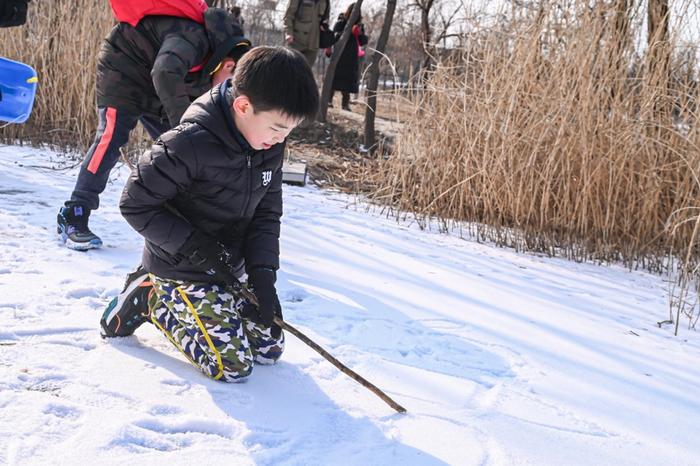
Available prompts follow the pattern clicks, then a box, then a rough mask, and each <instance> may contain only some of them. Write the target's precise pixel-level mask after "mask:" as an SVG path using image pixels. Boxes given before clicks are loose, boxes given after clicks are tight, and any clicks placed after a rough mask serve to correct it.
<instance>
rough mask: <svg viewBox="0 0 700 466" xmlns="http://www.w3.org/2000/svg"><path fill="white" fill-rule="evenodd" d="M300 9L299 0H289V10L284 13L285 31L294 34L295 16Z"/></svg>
mask: <svg viewBox="0 0 700 466" xmlns="http://www.w3.org/2000/svg"><path fill="white" fill-rule="evenodd" d="M298 9H299V0H289V5H287V11H285V13H284V33H285V34H294V17H295V16H296V14H297V10H298Z"/></svg>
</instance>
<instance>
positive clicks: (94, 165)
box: [66, 107, 170, 210]
mask: <svg viewBox="0 0 700 466" xmlns="http://www.w3.org/2000/svg"><path fill="white" fill-rule="evenodd" d="M97 111H98V116H99V125H98V126H97V134H96V135H95V141H94V142H93V143H92V145H91V146H90V149H88V152H87V155H86V156H85V160H84V161H83V164H82V165H81V167H80V173H79V174H78V180H77V181H76V183H75V188H74V189H73V194H71V197H70V200H69V201H67V202H66V205H67V206H68V205H76V204H77V205H81V206H83V207H85V208H87V209H90V210H95V209H97V208H98V207H99V206H100V194H102V191H104V190H105V186H107V180H108V179H109V172H110V171H112V168H114V165H115V164H116V163H117V160H119V156H120V153H119V148H120V147H122V146H123V145H125V144H126V143H127V142H128V140H129V133H131V130H132V129H134V128H135V127H136V123H138V122H139V121H140V122H141V124H142V125H143V127H144V128H145V129H146V131H148V134H149V135H150V136H151V137H152V138H153V139H154V140H155V139H156V138H158V136H160V135H161V134H163V133H164V132H166V131H167V130H169V129H170V124H169V123H168V122H167V120H160V119H158V118H155V117H152V116H148V115H134V114H132V113H128V112H125V111H123V110H118V109H116V108H113V107H99V108H98V109H97Z"/></svg>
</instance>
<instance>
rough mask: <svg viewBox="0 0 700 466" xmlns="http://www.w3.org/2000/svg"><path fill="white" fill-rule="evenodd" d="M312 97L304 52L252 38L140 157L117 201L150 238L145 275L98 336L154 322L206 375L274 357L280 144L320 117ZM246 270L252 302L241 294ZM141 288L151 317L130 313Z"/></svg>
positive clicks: (132, 281)
mask: <svg viewBox="0 0 700 466" xmlns="http://www.w3.org/2000/svg"><path fill="white" fill-rule="evenodd" d="M280 76H284V77H285V79H284V80H280V79H279V77H280ZM318 99H319V97H318V89H317V87H316V82H315V80H314V77H313V74H312V72H311V68H310V67H309V65H308V63H307V62H306V59H305V58H304V56H303V55H302V54H301V53H299V52H297V51H295V50H291V49H289V48H284V47H257V48H254V49H253V50H251V51H250V52H248V53H247V54H246V55H245V56H244V57H243V58H242V59H241V60H240V62H239V63H238V65H237V67H236V70H235V73H234V76H233V78H232V80H227V81H225V82H224V83H222V84H220V85H218V86H216V87H214V88H213V89H212V90H210V91H209V92H207V93H206V94H204V95H203V96H201V97H200V98H199V99H197V100H196V101H195V102H194V103H193V104H192V105H191V106H190V107H189V109H188V110H187V111H186V112H185V115H184V116H183V117H182V120H181V124H180V125H179V126H177V127H175V128H174V129H172V130H170V131H168V132H166V133H164V134H162V135H161V136H160V138H159V139H158V140H157V141H156V143H155V144H154V145H153V146H152V148H151V150H150V151H147V152H145V153H144V154H143V155H142V156H141V158H140V159H139V162H138V166H137V168H136V170H135V171H134V172H133V173H132V175H131V177H130V178H129V180H128V181H127V184H126V186H125V188H124V192H123V194H122V197H121V202H120V208H121V212H122V215H123V216H124V218H125V219H126V221H127V222H128V223H129V224H130V225H131V226H132V227H133V228H134V229H135V230H136V231H137V232H138V233H140V234H141V235H142V236H143V237H144V238H145V248H144V252H143V257H142V264H143V272H144V273H141V274H140V275H139V274H134V275H133V276H130V278H129V281H128V282H127V286H126V287H125V293H122V294H121V295H120V296H119V297H117V298H115V299H113V300H112V302H111V303H110V304H109V305H108V307H107V309H106V310H105V312H104V314H103V316H102V319H101V322H100V324H101V328H102V331H101V332H102V336H103V337H115V336H126V335H130V334H131V333H133V332H134V330H136V328H138V327H139V326H140V325H141V324H142V323H144V322H146V320H148V319H150V321H151V322H152V323H153V324H154V325H155V326H156V327H157V328H158V329H159V330H160V331H161V332H163V333H164V334H165V335H166V336H167V338H168V339H169V340H170V341H171V342H172V343H173V344H174V345H175V346H176V347H177V348H178V349H180V350H181V351H182V352H183V354H184V355H185V356H186V357H187V358H188V359H189V360H190V361H191V362H192V363H193V364H194V365H195V366H197V367H198V368H200V369H201V370H202V372H204V374H206V375H207V376H209V377H212V378H214V379H217V380H223V381H228V382H230V381H236V380H240V379H242V378H244V377H246V376H247V375H249V374H250V371H251V370H252V368H253V362H258V363H263V364H268V363H273V362H275V361H276V360H277V359H278V358H279V357H280V356H281V354H282V351H283V348H284V336H283V334H282V330H281V328H280V327H279V326H277V325H276V324H274V318H275V316H279V317H281V316H282V309H281V306H280V302H279V299H278V297H277V292H276V289H275V281H276V271H277V269H278V268H279V233H280V217H281V215H282V159H283V154H284V147H285V143H284V141H285V138H286V137H287V136H288V135H289V133H290V132H291V131H292V130H293V129H294V128H295V127H296V126H297V125H298V124H299V123H300V122H301V121H302V120H303V119H304V118H308V117H312V116H313V115H315V113H316V111H317V108H318ZM244 273H247V276H248V285H249V286H250V288H251V290H252V291H253V292H254V294H255V296H256V298H257V301H258V305H257V307H253V305H252V304H251V303H250V302H249V301H248V300H246V298H245V297H244V296H243V294H240V289H238V291H237V288H236V285H238V280H239V278H243V276H244ZM138 276H140V277H141V278H138V280H137V277H138ZM144 277H147V278H144ZM141 289H143V290H146V289H148V290H152V291H150V296H148V294H149V293H146V296H145V297H144V296H143V295H144V292H143V291H141ZM137 295H140V296H142V298H141V301H140V302H141V303H143V302H145V301H147V302H148V307H147V310H146V315H144V314H143V313H142V311H136V312H135V310H136V307H135V306H134V305H133V302H134V301H133V299H132V298H133V297H134V296H137Z"/></svg>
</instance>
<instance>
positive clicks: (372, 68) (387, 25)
mask: <svg viewBox="0 0 700 466" xmlns="http://www.w3.org/2000/svg"><path fill="white" fill-rule="evenodd" d="M395 10H396V0H387V3H386V14H385V16H384V24H383V25H382V31H381V33H380V34H379V39H378V40H377V46H376V48H375V50H374V52H373V53H372V58H371V60H370V65H369V79H368V80H367V107H366V108H365V141H364V146H365V148H366V150H373V148H374V116H375V114H376V111H377V87H378V86H379V62H380V61H381V59H382V55H383V54H384V50H386V44H387V42H388V41H389V32H390V30H391V23H392V21H393V19H394V11H395ZM394 84H396V83H394Z"/></svg>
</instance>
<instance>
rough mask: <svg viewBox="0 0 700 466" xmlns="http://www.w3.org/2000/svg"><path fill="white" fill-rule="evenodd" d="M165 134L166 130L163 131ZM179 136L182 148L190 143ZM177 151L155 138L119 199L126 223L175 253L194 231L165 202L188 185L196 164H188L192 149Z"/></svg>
mask: <svg viewBox="0 0 700 466" xmlns="http://www.w3.org/2000/svg"><path fill="white" fill-rule="evenodd" d="M167 137H168V133H166V134H165V135H164V138H167ZM182 140H184V142H183V143H181V145H185V147H184V148H187V146H191V143H190V142H189V138H182ZM180 152H184V151H183V150H182V149H180V150H178V149H177V148H174V147H171V146H169V145H168V144H167V143H166V142H163V141H162V140H158V142H156V143H155V144H154V145H153V146H152V148H151V150H150V151H148V152H146V153H145V154H143V155H142V156H141V157H140V159H139V162H138V165H137V166H136V169H135V170H134V171H133V172H132V174H131V176H130V177H129V179H128V181H127V182H126V186H125V187H124V191H123V192H122V196H121V200H120V202H119V208H120V210H121V213H122V215H123V216H124V218H125V219H126V221H127V222H128V223H129V225H131V226H132V227H133V228H134V230H136V231H137V232H138V233H139V234H141V235H142V236H143V237H144V238H145V239H146V240H148V241H149V242H151V243H153V244H155V245H156V246H158V247H160V248H161V249H163V250H164V251H166V252H168V253H169V254H171V255H175V254H177V252H178V251H179V250H180V248H181V247H182V245H183V244H184V243H185V241H186V240H187V239H188V238H189V237H190V235H192V233H194V229H193V228H192V226H190V224H189V223H188V222H187V221H186V220H185V219H183V218H182V217H180V216H179V215H178V214H177V213H175V212H174V211H173V210H172V209H170V208H169V207H168V205H167V202H168V201H169V200H170V199H173V198H174V197H175V196H176V195H177V194H178V193H179V192H182V191H185V190H186V189H187V188H188V186H189V185H190V184H191V183H192V179H193V177H194V176H195V173H196V166H190V165H194V161H195V160H196V157H192V156H191V155H192V154H191V153H190V154H187V155H189V156H188V157H183V154H181V153H180ZM187 152H189V151H187ZM187 161H190V162H189V164H188V163H187Z"/></svg>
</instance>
